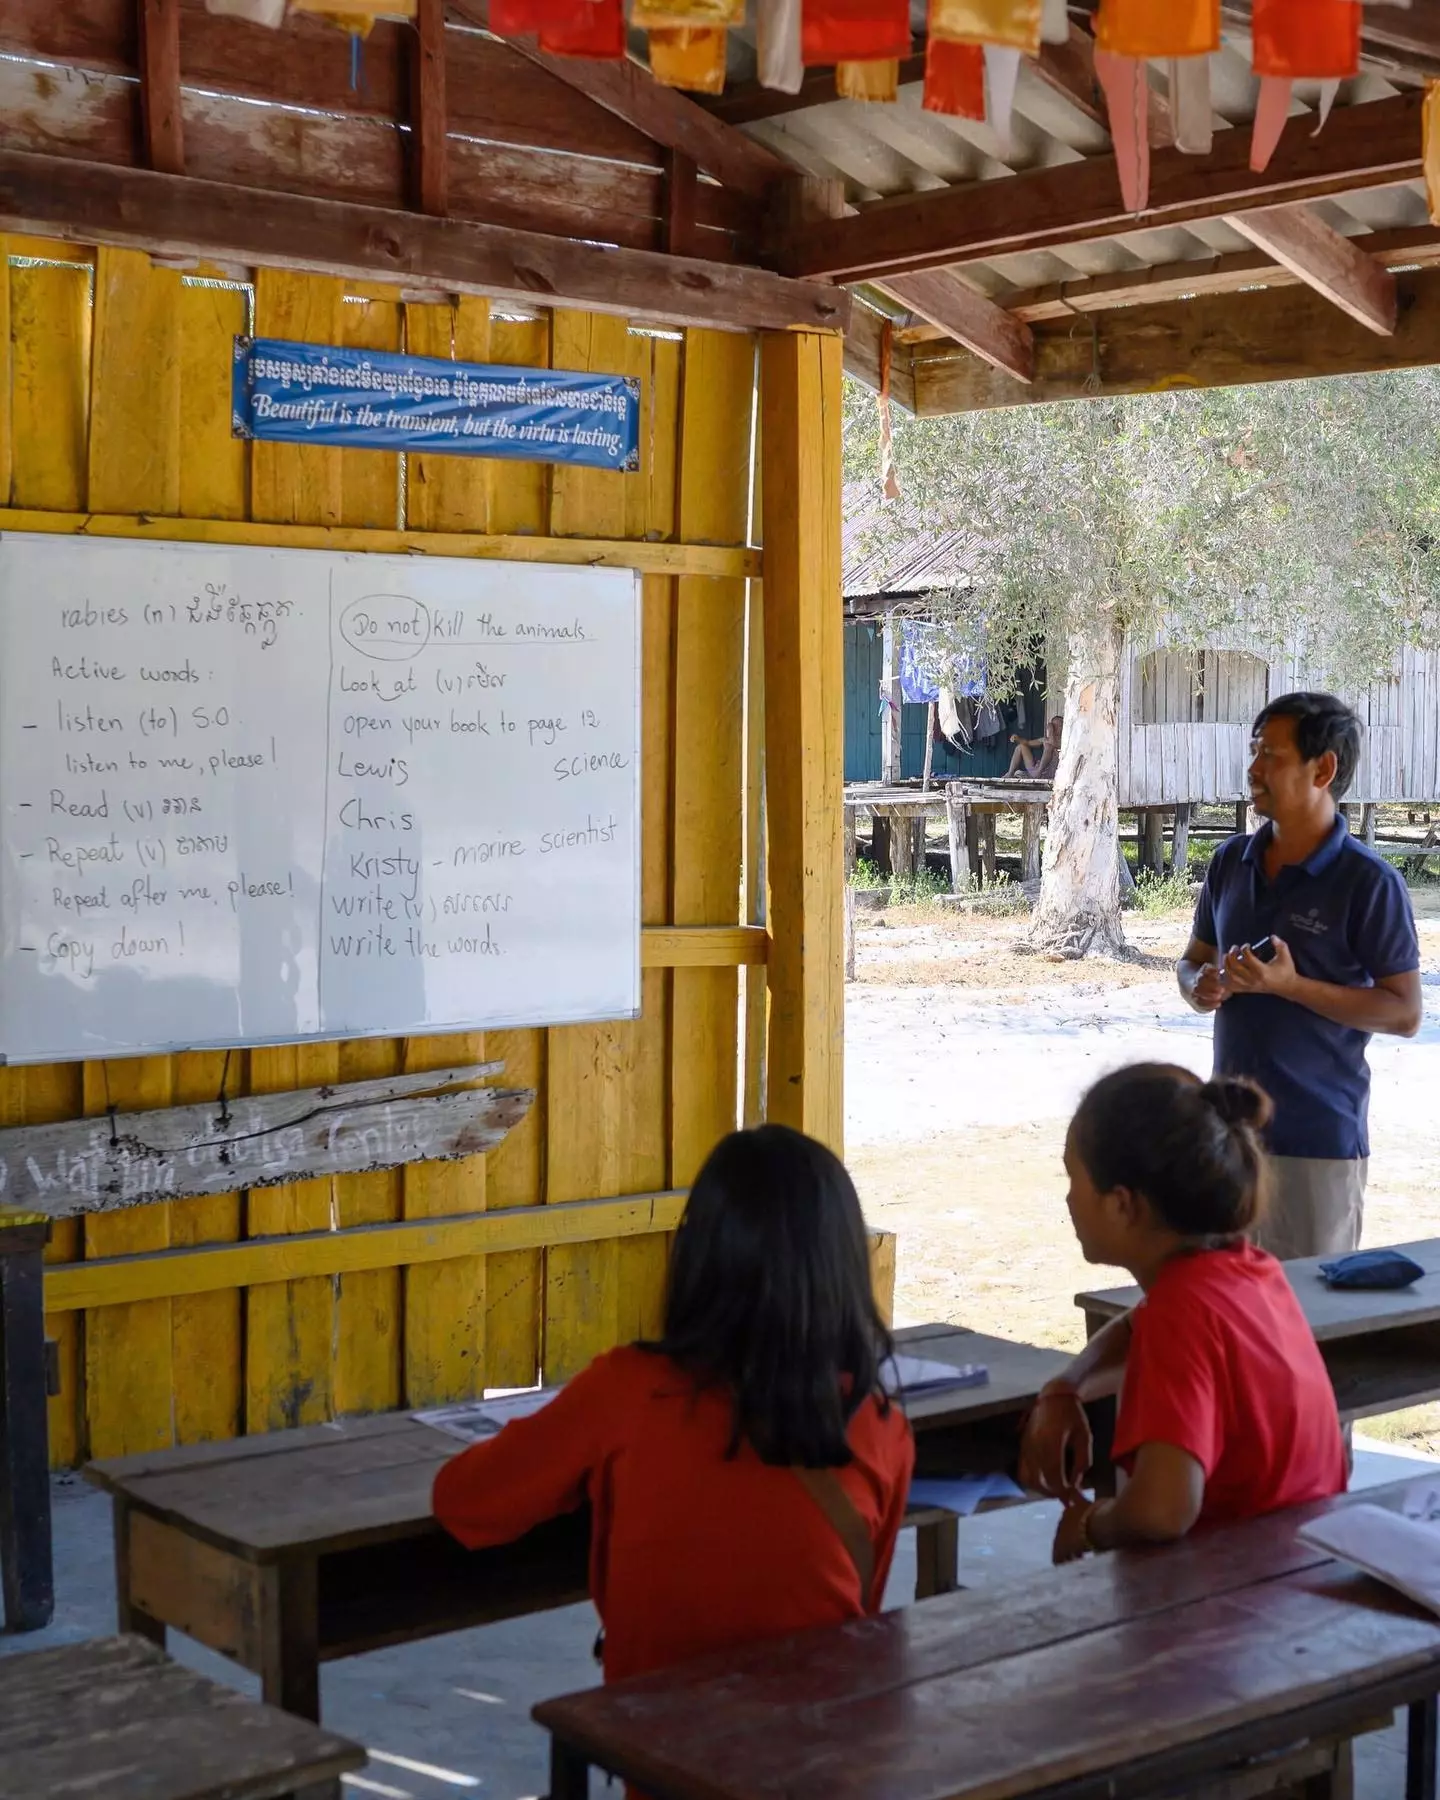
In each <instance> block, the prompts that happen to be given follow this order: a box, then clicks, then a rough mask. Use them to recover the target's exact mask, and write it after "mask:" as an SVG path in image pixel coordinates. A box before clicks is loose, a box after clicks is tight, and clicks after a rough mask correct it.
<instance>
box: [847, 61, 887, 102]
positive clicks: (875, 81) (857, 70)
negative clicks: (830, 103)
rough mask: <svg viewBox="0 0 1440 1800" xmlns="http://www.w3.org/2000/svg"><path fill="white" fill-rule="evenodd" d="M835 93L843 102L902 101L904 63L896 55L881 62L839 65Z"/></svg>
mask: <svg viewBox="0 0 1440 1800" xmlns="http://www.w3.org/2000/svg"><path fill="white" fill-rule="evenodd" d="M835 92H836V94H837V95H838V96H839V97H840V99H842V100H895V99H898V98H899V94H900V64H899V62H898V61H897V60H896V58H895V57H893V56H888V57H884V58H882V59H881V60H880V61H878V62H841V63H836V65H835Z"/></svg>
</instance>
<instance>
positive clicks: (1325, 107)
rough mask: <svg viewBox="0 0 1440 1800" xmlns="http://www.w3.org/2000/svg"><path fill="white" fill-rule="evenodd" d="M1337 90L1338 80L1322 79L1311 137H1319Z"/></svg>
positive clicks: (1338, 90)
mask: <svg viewBox="0 0 1440 1800" xmlns="http://www.w3.org/2000/svg"><path fill="white" fill-rule="evenodd" d="M1339 92H1340V83H1339V82H1338V81H1322V82H1321V83H1320V104H1319V106H1318V107H1317V108H1316V113H1317V117H1316V120H1315V129H1314V130H1313V131H1312V132H1311V133H1310V135H1311V137H1319V135H1320V133H1321V132H1322V131H1323V130H1324V129H1325V126H1326V123H1327V121H1328V120H1329V118H1330V109H1331V108H1332V107H1333V106H1334V104H1335V96H1336V95H1337V94H1338V93H1339Z"/></svg>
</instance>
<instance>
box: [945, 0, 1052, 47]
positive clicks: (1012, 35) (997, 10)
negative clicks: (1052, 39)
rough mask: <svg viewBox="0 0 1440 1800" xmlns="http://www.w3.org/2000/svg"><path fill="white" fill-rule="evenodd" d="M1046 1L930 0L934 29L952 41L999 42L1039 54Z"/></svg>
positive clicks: (969, 42) (953, 42)
mask: <svg viewBox="0 0 1440 1800" xmlns="http://www.w3.org/2000/svg"><path fill="white" fill-rule="evenodd" d="M1044 10H1045V9H1044V5H1043V0H930V31H931V33H932V35H936V36H939V37H942V38H948V39H949V41H950V42H951V43H952V44H996V45H999V46H1001V47H1002V48H1004V49H1007V50H1023V51H1024V52H1025V53H1026V54H1027V55H1029V56H1035V55H1038V54H1039V50H1040V28H1041V25H1042V23H1043V21H1044Z"/></svg>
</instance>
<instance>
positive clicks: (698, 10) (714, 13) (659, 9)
mask: <svg viewBox="0 0 1440 1800" xmlns="http://www.w3.org/2000/svg"><path fill="white" fill-rule="evenodd" d="M630 23H631V24H632V25H633V26H634V27H635V29H636V30H637V31H657V30H658V31H663V30H667V29H675V30H690V31H700V30H704V29H707V28H709V27H713V26H721V27H725V28H728V27H730V26H732V25H743V24H744V23H745V0H631V7H630Z"/></svg>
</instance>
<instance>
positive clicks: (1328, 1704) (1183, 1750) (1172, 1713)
mask: <svg viewBox="0 0 1440 1800" xmlns="http://www.w3.org/2000/svg"><path fill="white" fill-rule="evenodd" d="M1409 1485H1411V1484H1409V1483H1406V1484H1401V1485H1399V1486H1397V1487H1396V1488H1391V1489H1380V1490H1374V1491H1371V1492H1369V1493H1367V1494H1365V1495H1364V1498H1365V1499H1366V1500H1367V1501H1369V1502H1371V1503H1374V1502H1375V1501H1376V1500H1377V1499H1378V1500H1380V1501H1381V1502H1382V1503H1388V1504H1392V1505H1393V1504H1397V1503H1398V1500H1399V1497H1400V1495H1402V1494H1403V1493H1404V1492H1405V1489H1406V1487H1408V1486H1409ZM1331 1504H1335V1503H1331ZM1338 1504H1342V1505H1343V1504H1346V1502H1344V1501H1341V1502H1339V1503H1338ZM1320 1510H1324V1509H1323V1508H1309V1509H1306V1511H1304V1512H1300V1513H1288V1514H1283V1515H1276V1516H1274V1517H1271V1518H1268V1519H1261V1520H1256V1521H1254V1522H1253V1523H1251V1524H1248V1525H1244V1526H1239V1527H1236V1528H1234V1529H1233V1530H1228V1531H1220V1532H1212V1533H1205V1534H1201V1535H1199V1536H1197V1537H1194V1538H1191V1539H1189V1540H1187V1541H1186V1542H1184V1543H1182V1544H1179V1545H1176V1546H1174V1547H1172V1548H1169V1549H1166V1550H1160V1551H1148V1552H1142V1553H1135V1552H1131V1553H1128V1554H1123V1553H1122V1554H1118V1555H1111V1556H1103V1557H1096V1558H1093V1559H1090V1560H1087V1561H1086V1562H1083V1563H1076V1564H1072V1565H1070V1566H1069V1567H1067V1568H1064V1569H1057V1570H1053V1571H1051V1572H1049V1573H1047V1574H1046V1575H1044V1576H1041V1577H1035V1578H1031V1579H1029V1580H1027V1581H1024V1582H1020V1583H1016V1584H1013V1585H1011V1586H1008V1587H1001V1588H997V1589H992V1590H991V1591H990V1592H989V1593H987V1594H984V1595H980V1594H974V1595H971V1594H964V1593H961V1594H951V1595H948V1596H947V1597H945V1598H944V1599H939V1600H935V1601H932V1602H931V1603H930V1604H929V1605H927V1606H919V1607H907V1608H905V1609H903V1610H902V1611H899V1612H892V1613H886V1614H884V1615H883V1616H882V1617H881V1618H879V1619H867V1620H864V1621H862V1622H859V1623H856V1624H853V1625H846V1626H842V1627H839V1628H830V1629H827V1630H821V1631H812V1632H806V1633H803V1634H801V1635H800V1636H797V1637H792V1638H787V1639H783V1640H780V1641H778V1642H772V1643H770V1644H763V1645H757V1646H755V1647H754V1648H752V1649H750V1650H748V1651H743V1652H738V1653H734V1654H731V1655H728V1656H714V1657H707V1658H705V1659H704V1660H703V1661H697V1662H695V1663H692V1664H688V1665H686V1666H685V1667H684V1668H682V1669H677V1670H673V1671H669V1672H667V1673H665V1674H663V1675H655V1676H647V1677H644V1678H642V1679H639V1680H633V1681H627V1682H620V1683H617V1684H615V1685H613V1686H610V1687H607V1688H600V1689H596V1690H594V1691H592V1692H590V1693H585V1694H576V1695H571V1696H569V1697H567V1698H564V1699H559V1700H550V1701H546V1702H544V1703H543V1704H542V1705H540V1706H537V1707H536V1708H535V1717H536V1719H537V1720H538V1721H539V1722H540V1724H541V1725H543V1726H544V1727H545V1728H546V1729H547V1730H548V1731H549V1732H550V1733H551V1736H552V1745H553V1753H552V1776H551V1786H550V1800H579V1797H580V1796H582V1795H584V1793H585V1791H586V1789H585V1785H584V1784H585V1779H586V1770H587V1767H588V1765H590V1764H592V1763H593V1764H596V1765H598V1766H599V1767H601V1768H603V1769H606V1770H609V1771H612V1772H613V1773H615V1774H617V1775H620V1776H623V1777H624V1778H625V1779H626V1780H628V1781H631V1782H634V1783H635V1784H637V1785H638V1786H639V1787H641V1788H642V1789H643V1790H644V1791H645V1793H647V1794H648V1795H650V1796H651V1797H652V1800H781V1797H782V1796H783V1800H1020V1797H1021V1796H1025V1795H1040V1794H1043V1795H1045V1796H1046V1800H1060V1797H1061V1796H1065V1797H1066V1800H1101V1797H1102V1796H1103V1797H1105V1800H1150V1797H1151V1796H1153V1795H1156V1794H1163V1793H1184V1792H1187V1791H1191V1790H1193V1789H1194V1788H1196V1787H1198V1786H1200V1785H1201V1784H1203V1783H1205V1782H1207V1781H1214V1780H1215V1779H1216V1778H1218V1777H1219V1776H1220V1775H1221V1774H1222V1773H1223V1772H1224V1771H1227V1770H1229V1769H1231V1768H1232V1767H1233V1765H1235V1764H1236V1763H1237V1762H1238V1761H1240V1760H1242V1759H1246V1758H1251V1757H1257V1756H1265V1755H1269V1754H1272V1753H1276V1752H1279V1751H1282V1750H1285V1749H1287V1748H1289V1747H1291V1746H1296V1745H1298V1744H1301V1743H1303V1742H1305V1741H1307V1740H1314V1741H1319V1742H1323V1741H1325V1740H1327V1739H1329V1740H1333V1739H1336V1738H1343V1737H1345V1736H1348V1735H1351V1734H1353V1733H1354V1732H1356V1731H1363V1730H1365V1729H1367V1728H1369V1727H1371V1726H1372V1725H1373V1722H1374V1720H1375V1719H1376V1717H1377V1716H1383V1715H1384V1714H1385V1713H1386V1712H1388V1711H1389V1710H1391V1709H1392V1708H1393V1707H1395V1706H1398V1705H1413V1706H1417V1707H1418V1708H1419V1711H1418V1715H1414V1717H1418V1725H1417V1727H1416V1729H1415V1730H1414V1731H1412V1766H1411V1771H1410V1784H1409V1787H1408V1796H1409V1800H1431V1797H1432V1795H1433V1787H1434V1760H1433V1736H1432V1737H1431V1738H1430V1740H1429V1754H1428V1755H1427V1745H1426V1742H1425V1739H1426V1730H1425V1726H1426V1721H1427V1719H1429V1718H1430V1717H1431V1712H1432V1709H1431V1704H1430V1703H1431V1701H1432V1697H1433V1696H1434V1694H1435V1693H1436V1691H1437V1689H1440V1620H1436V1619H1435V1618H1432V1617H1431V1616H1430V1615H1428V1614H1426V1613H1422V1612H1421V1611H1420V1610H1419V1609H1418V1608H1414V1607H1411V1606H1409V1605H1408V1604H1407V1603H1406V1602H1404V1601H1401V1600H1400V1599H1399V1598H1398V1597H1395V1596H1391V1595H1389V1594H1387V1592H1386V1590H1385V1589H1383V1588H1381V1587H1380V1586H1378V1584H1374V1583H1371V1582H1369V1581H1367V1580H1366V1579H1365V1578H1364V1577H1362V1576H1360V1575H1358V1574H1355V1573H1353V1572H1351V1571H1348V1570H1346V1569H1345V1568H1344V1567H1343V1566H1341V1565H1339V1564H1336V1563H1335V1562H1333V1561H1332V1560H1331V1559H1329V1558H1328V1557H1326V1556H1325V1555H1324V1553H1323V1552H1319V1551H1315V1550H1311V1549H1308V1548H1307V1547H1306V1546H1304V1545H1303V1544H1300V1543H1299V1542H1297V1540H1296V1537H1295V1531H1296V1527H1297V1524H1298V1523H1299V1522H1301V1520H1303V1518H1305V1517H1306V1516H1313V1515H1314V1513H1315V1512H1317V1511H1320ZM1262 1773H1263V1771H1262ZM1321 1785H1322V1786H1323V1782H1322V1784H1321ZM1314 1791H1315V1790H1314V1789H1313V1788H1311V1787H1307V1789H1306V1792H1307V1793H1309V1794H1313V1793H1314Z"/></svg>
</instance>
